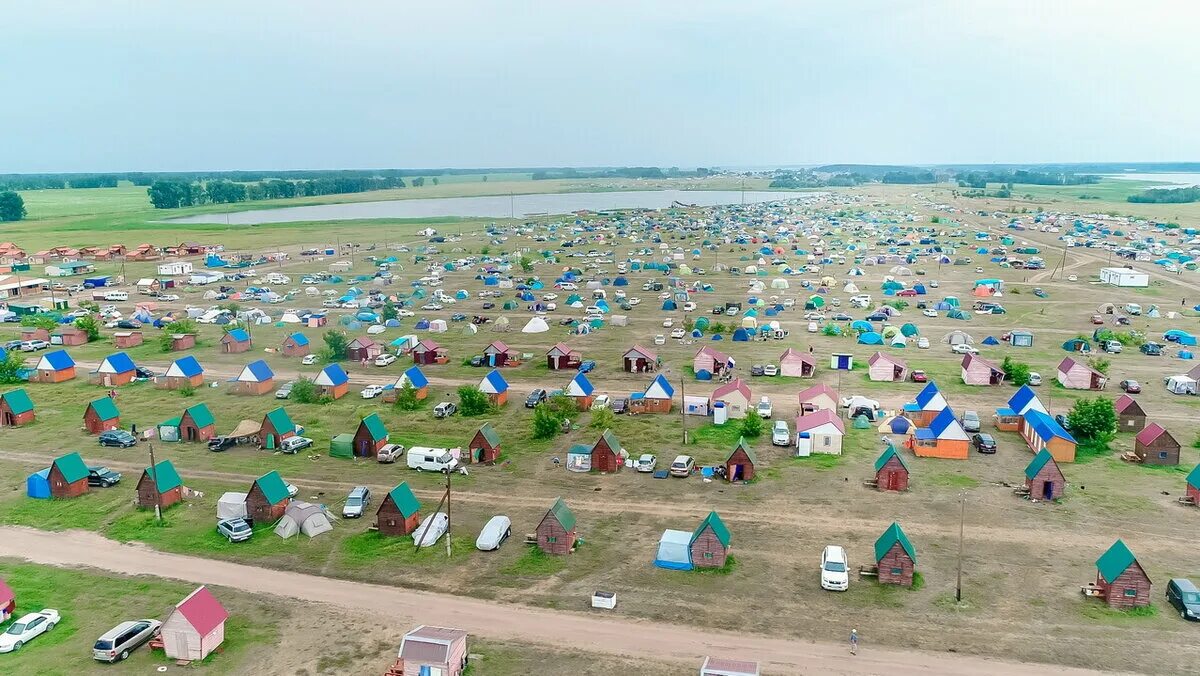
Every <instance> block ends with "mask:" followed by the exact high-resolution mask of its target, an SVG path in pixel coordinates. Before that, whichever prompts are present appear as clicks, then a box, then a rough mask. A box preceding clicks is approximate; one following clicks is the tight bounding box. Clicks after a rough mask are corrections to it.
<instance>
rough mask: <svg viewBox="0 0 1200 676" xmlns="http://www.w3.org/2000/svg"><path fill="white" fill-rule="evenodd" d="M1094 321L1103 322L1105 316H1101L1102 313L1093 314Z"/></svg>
mask: <svg viewBox="0 0 1200 676" xmlns="http://www.w3.org/2000/svg"><path fill="white" fill-rule="evenodd" d="M1092 323H1093V324H1097V325H1099V324H1103V323H1104V317H1101V316H1100V315H1092Z"/></svg>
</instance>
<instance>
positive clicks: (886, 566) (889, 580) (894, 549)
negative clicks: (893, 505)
mask: <svg viewBox="0 0 1200 676" xmlns="http://www.w3.org/2000/svg"><path fill="white" fill-rule="evenodd" d="M875 563H876V565H877V566H878V568H879V582H880V583H882V584H898V585H903V586H905V587H911V586H912V583H913V573H914V570H915V568H916V565H917V550H916V549H915V548H914V547H913V545H912V542H910V541H909V539H908V536H907V535H905V534H904V530H903V529H901V528H900V524H898V523H896V522H894V521H893V522H892V525H890V526H888V528H887V530H885V531H883V535H880V536H879V539H878V540H876V541H875Z"/></svg>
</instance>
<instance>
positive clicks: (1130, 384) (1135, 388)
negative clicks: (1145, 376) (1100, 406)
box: [1121, 380, 1142, 394]
mask: <svg viewBox="0 0 1200 676" xmlns="http://www.w3.org/2000/svg"><path fill="white" fill-rule="evenodd" d="M1121 391H1122V392H1128V393H1129V394H1138V393H1139V392H1141V391H1142V386H1141V385H1139V384H1138V381H1136V380H1122V381H1121Z"/></svg>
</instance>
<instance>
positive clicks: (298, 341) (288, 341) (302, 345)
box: [279, 331, 312, 357]
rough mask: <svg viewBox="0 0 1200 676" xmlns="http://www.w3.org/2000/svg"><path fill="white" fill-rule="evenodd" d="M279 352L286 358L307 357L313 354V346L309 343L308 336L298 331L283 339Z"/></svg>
mask: <svg viewBox="0 0 1200 676" xmlns="http://www.w3.org/2000/svg"><path fill="white" fill-rule="evenodd" d="M279 351H280V352H282V353H283V356H285V357H305V356H307V355H308V354H309V353H311V352H312V345H311V344H310V343H309V342H308V336H306V335H304V334H303V333H300V332H299V331H297V332H296V333H293V334H291V335H289V336H288V337H287V338H284V339H283V345H281V346H280V348H279Z"/></svg>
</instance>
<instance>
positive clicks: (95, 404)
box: [83, 397, 121, 434]
mask: <svg viewBox="0 0 1200 676" xmlns="http://www.w3.org/2000/svg"><path fill="white" fill-rule="evenodd" d="M83 427H84V429H86V430H87V432H88V434H100V433H101V432H106V431H108V430H115V429H120V428H121V412H120V411H118V410H117V402H115V401H113V400H112V399H111V398H109V397H100V398H99V399H96V400H94V401H92V402H91V403H89V404H88V405H87V408H85V409H84V410H83Z"/></svg>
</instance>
